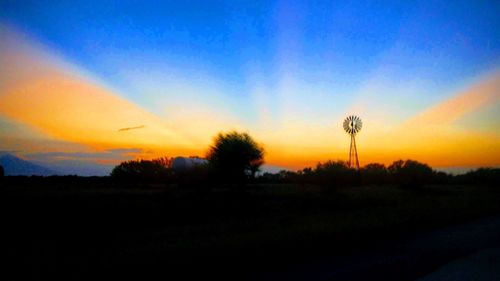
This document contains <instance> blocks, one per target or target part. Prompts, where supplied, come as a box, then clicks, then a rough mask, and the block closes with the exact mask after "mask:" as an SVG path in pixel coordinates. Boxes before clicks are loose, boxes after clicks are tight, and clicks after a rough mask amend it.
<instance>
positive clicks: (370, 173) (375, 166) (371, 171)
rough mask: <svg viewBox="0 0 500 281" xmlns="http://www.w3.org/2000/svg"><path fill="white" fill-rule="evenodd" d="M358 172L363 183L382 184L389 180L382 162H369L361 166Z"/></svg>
mask: <svg viewBox="0 0 500 281" xmlns="http://www.w3.org/2000/svg"><path fill="white" fill-rule="evenodd" d="M360 172H361V178H362V181H363V183H364V184H383V183H387V182H388V181H389V178H388V175H389V174H388V171H387V168H386V167H385V166H384V164H379V163H370V164H367V165H366V166H364V167H362V168H361V170H360Z"/></svg>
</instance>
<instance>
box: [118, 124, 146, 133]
mask: <svg viewBox="0 0 500 281" xmlns="http://www.w3.org/2000/svg"><path fill="white" fill-rule="evenodd" d="M144 127H146V126H144V125H140V126H135V127H126V128H121V129H119V130H118V132H123V131H130V130H136V129H142V128H144Z"/></svg>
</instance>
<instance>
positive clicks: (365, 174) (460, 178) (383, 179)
mask: <svg viewBox="0 0 500 281" xmlns="http://www.w3.org/2000/svg"><path fill="white" fill-rule="evenodd" d="M257 182H259V183H301V184H314V185H320V186H326V187H341V186H359V185H385V184H393V185H398V186H400V187H406V188H418V187H422V186H425V185H430V184H433V185H443V184H473V185H500V169H498V168H497V169H494V168H480V169H477V170H472V171H469V172H467V173H465V174H462V175H452V174H448V173H445V172H441V171H436V170H433V169H432V168H431V167H430V166H429V165H427V164H424V163H420V162H418V161H415V160H397V161H394V162H393V163H392V164H391V165H389V166H388V167H386V166H385V165H383V164H379V163H370V164H367V165H366V166H364V167H361V168H360V169H359V170H356V169H352V168H349V167H348V165H347V163H346V162H344V161H336V162H334V161H327V162H324V163H318V165H317V166H316V167H315V168H305V169H302V170H299V171H297V172H293V171H281V172H279V173H277V174H271V173H264V174H263V175H261V176H260V177H259V178H258V179H257Z"/></svg>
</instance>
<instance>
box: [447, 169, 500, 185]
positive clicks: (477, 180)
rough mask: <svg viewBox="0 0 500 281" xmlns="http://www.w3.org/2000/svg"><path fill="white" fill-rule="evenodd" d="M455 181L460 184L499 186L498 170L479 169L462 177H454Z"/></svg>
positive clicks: (499, 170)
mask: <svg viewBox="0 0 500 281" xmlns="http://www.w3.org/2000/svg"><path fill="white" fill-rule="evenodd" d="M456 181H457V182H458V183H461V184H482V185H493V186H500V169H499V168H479V169H477V170H473V171H469V172H467V173H465V174H463V175H458V176H456Z"/></svg>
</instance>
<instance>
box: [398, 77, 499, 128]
mask: <svg viewBox="0 0 500 281" xmlns="http://www.w3.org/2000/svg"><path fill="white" fill-rule="evenodd" d="M499 101H500V71H497V72H496V73H495V74H493V75H492V76H490V77H487V78H486V79H484V80H482V81H480V82H478V83H476V84H475V85H473V86H471V87H469V88H468V89H466V90H465V91H463V92H460V93H458V94H456V95H454V96H453V97H451V98H449V99H447V100H445V101H443V102H440V103H438V104H436V105H434V106H432V107H431V108H429V109H427V110H425V111H423V112H421V113H419V114H418V115H416V116H415V117H414V118H412V119H410V120H409V121H408V122H407V123H406V124H404V126H406V127H413V128H419V127H427V126H443V125H449V124H451V123H453V122H454V121H456V120H458V119H460V118H462V117H464V116H465V115H466V114H469V113H472V112H474V111H477V110H479V109H481V108H482V107H484V106H486V105H490V104H494V103H498V102H499Z"/></svg>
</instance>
